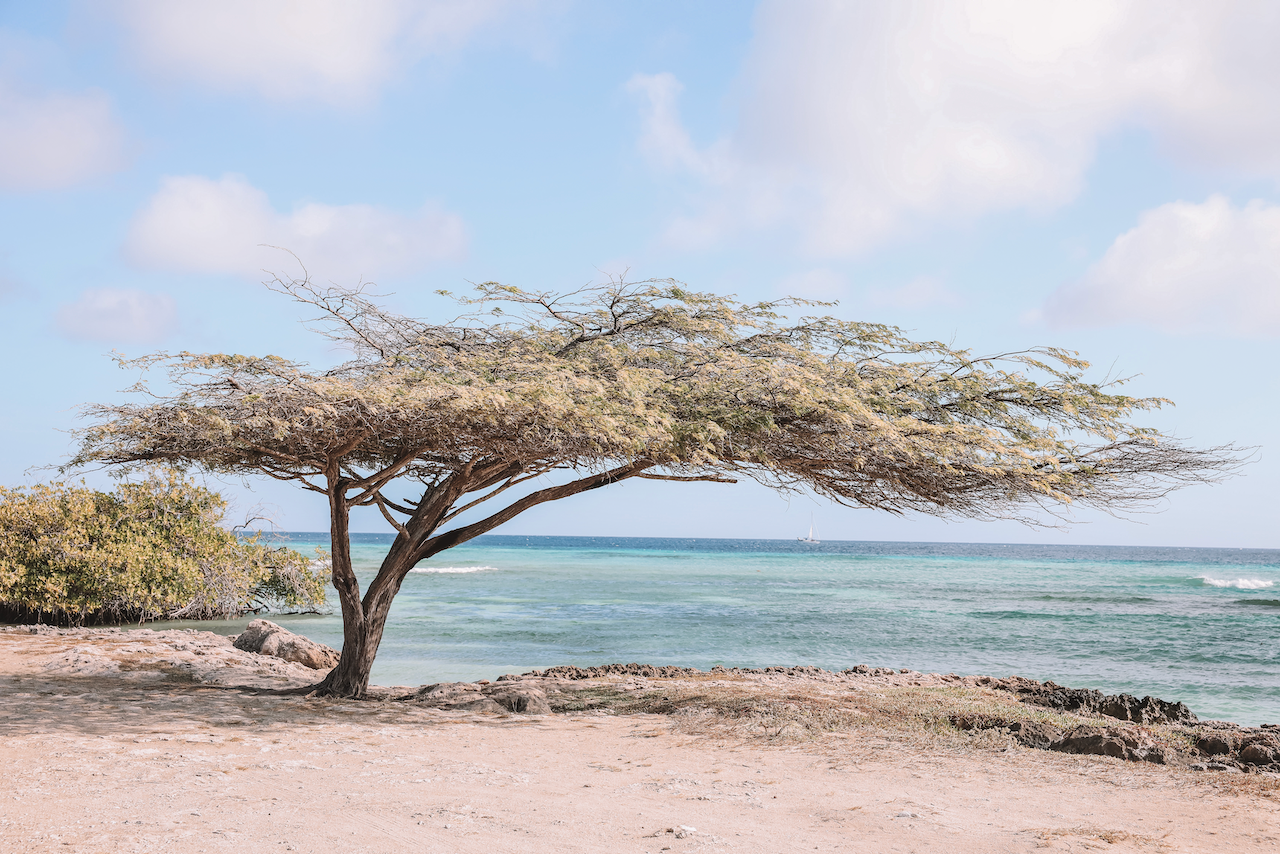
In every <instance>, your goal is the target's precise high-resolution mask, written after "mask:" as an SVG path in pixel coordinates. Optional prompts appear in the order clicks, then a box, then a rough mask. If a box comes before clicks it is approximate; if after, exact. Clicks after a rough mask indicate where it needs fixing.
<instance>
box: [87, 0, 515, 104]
mask: <svg viewBox="0 0 1280 854" xmlns="http://www.w3.org/2000/svg"><path fill="white" fill-rule="evenodd" d="M528 5H530V4H529V3H527V2H502V0H358V2H357V0H218V2H214V3H211V2H207V0H116V2H113V3H111V4H110V6H109V7H107V8H108V10H109V11H110V12H111V14H113V15H114V16H115V18H116V19H117V20H118V21H120V22H121V23H122V24H123V25H124V27H125V29H126V31H127V32H128V34H129V37H130V40H131V42H132V45H131V47H132V49H133V53H134V56H135V57H136V58H137V60H138V61H139V62H141V63H142V64H143V65H144V66H147V67H149V68H151V69H152V70H154V71H155V72H157V73H160V74H164V75H175V74H176V75H178V76H181V77H186V78H191V79H194V80H197V81H199V82H201V83H204V84H207V85H210V86H213V87H214V88H219V89H230V90H241V89H250V90H256V91H258V92H260V93H261V94H263V95H265V96H266V97H268V98H273V99H292V98H307V99H317V100H322V101H333V102H350V101H356V100H360V99H363V98H366V97H368V96H370V95H371V94H373V93H374V92H375V91H376V90H377V89H378V88H379V87H380V86H382V85H383V84H385V83H386V82H387V81H388V80H389V79H391V78H393V77H394V76H395V74H396V73H398V72H399V71H400V70H401V69H403V68H404V67H405V66H406V65H408V64H409V63H411V62H413V61H414V60H416V59H418V58H419V57H421V56H423V55H426V54H431V53H440V52H444V51H448V50H451V49H455V48H457V47H459V46H461V45H462V44H463V43H464V42H465V41H466V40H467V38H468V37H470V36H471V35H472V34H473V33H474V32H475V31H476V30H478V29H479V28H481V27H483V26H485V25H489V24H492V23H494V22H495V21H497V20H499V19H501V18H503V17H507V16H509V15H510V14H512V12H514V11H519V10H521V9H523V8H525V7H527V6H528ZM94 8H98V9H101V8H102V7H94Z"/></svg>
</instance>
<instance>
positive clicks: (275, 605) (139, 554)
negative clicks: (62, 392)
mask: <svg viewBox="0 0 1280 854" xmlns="http://www.w3.org/2000/svg"><path fill="white" fill-rule="evenodd" d="M226 509H227V504H226V501H225V500H224V499H223V498H222V497H221V496H219V495H218V494H217V493H215V492H213V491H211V490H209V489H207V488H205V487H203V486H200V485H198V484H196V483H194V482H193V481H191V480H189V479H186V478H183V477H182V476H180V475H179V474H177V473H176V472H173V471H153V472H150V473H149V474H148V475H147V476H146V477H144V478H142V479H141V480H139V481H136V482H132V483H121V484H119V485H118V486H117V487H116V489H115V490H113V491H111V492H103V491H100V490H94V489H89V488H87V487H84V486H73V485H68V484H65V483H52V484H44V485H40V486H35V487H32V488H30V489H6V488H4V487H0V616H2V617H3V618H4V619H7V620H15V621H21V622H52V623H58V624H62V625H84V624H85V623H106V622H122V621H138V622H142V621H145V620H156V619H163V618H170V619H182V618H186V619H222V618H227V617H235V616H239V615H241V614H244V613H247V612H250V611H252V612H257V611H261V610H264V609H271V610H277V611H279V610H300V609H306V610H309V609H314V608H316V607H319V606H321V605H323V604H324V601H325V584H326V581H327V579H326V577H325V576H326V575H327V570H328V567H327V566H323V567H321V566H319V565H318V564H320V563H321V562H320V561H315V560H312V559H308V558H307V557H305V556H303V555H301V554H299V553H297V552H295V551H292V550H290V549H285V548H271V547H269V546H267V545H266V544H264V543H262V542H260V541H259V538H258V537H257V536H254V537H249V538H241V537H239V536H237V535H236V534H235V533H234V532H232V531H229V530H227V529H226V528H225V527H224V526H223V524H222V523H223V518H224V515H225V513H226Z"/></svg>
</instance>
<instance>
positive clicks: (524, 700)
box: [489, 685, 551, 715]
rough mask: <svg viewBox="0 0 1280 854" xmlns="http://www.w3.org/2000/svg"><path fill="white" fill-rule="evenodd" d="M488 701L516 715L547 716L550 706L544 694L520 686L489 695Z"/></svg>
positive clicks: (536, 689) (549, 712)
mask: <svg viewBox="0 0 1280 854" xmlns="http://www.w3.org/2000/svg"><path fill="white" fill-rule="evenodd" d="M489 699H491V700H492V701H493V702H495V703H497V704H498V705H499V706H502V707H503V708H504V709H506V710H508V711H511V712H515V713H516V714H518V715H549V714H551V704H550V703H548V702H547V695H546V692H544V691H542V690H541V689H539V688H531V687H529V686H526V685H520V686H517V687H512V688H504V689H503V690H497V691H493V692H491V693H489Z"/></svg>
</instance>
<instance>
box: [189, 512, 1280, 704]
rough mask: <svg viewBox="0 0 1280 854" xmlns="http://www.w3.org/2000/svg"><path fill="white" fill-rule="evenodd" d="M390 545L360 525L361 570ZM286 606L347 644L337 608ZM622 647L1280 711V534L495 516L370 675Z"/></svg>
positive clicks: (398, 627)
mask: <svg viewBox="0 0 1280 854" xmlns="http://www.w3.org/2000/svg"><path fill="white" fill-rule="evenodd" d="M276 536H277V537H278V538H280V539H281V540H282V541H284V542H286V543H287V544H288V545H290V546H291V547H293V548H296V549H298V550H300V551H303V552H305V553H310V552H311V551H312V549H313V548H314V547H315V546H322V547H325V548H327V547H328V535H327V534H292V535H276ZM390 543H391V535H381V534H357V535H355V536H354V537H353V555H354V558H355V561H356V565H357V570H358V572H359V574H360V575H361V577H362V581H364V582H367V580H368V579H369V578H370V577H372V574H373V572H375V571H376V568H377V565H378V563H379V561H380V560H381V558H382V555H383V554H385V552H386V550H387V548H388V546H389V545H390ZM280 621H281V622H283V623H287V624H288V625H289V627H290V628H291V629H293V630H295V631H299V632H301V633H303V634H305V635H307V636H309V637H311V638H313V639H315V640H318V641H322V642H324V643H328V644H330V645H333V646H341V643H342V632H341V625H340V620H339V618H338V616H337V615H336V609H335V613H334V615H330V616H296V617H283V618H280ZM240 625H243V621H241V622H239V623H236V624H226V625H224V626H222V630H224V631H228V632H230V631H235V630H237V628H238V626H240ZM210 627H212V628H217V625H216V624H215V625H211V626H210ZM613 661H623V662H629V661H638V662H645V663H650V664H678V665H686V666H692V667H697V668H702V669H706V668H710V667H712V666H713V665H716V664H722V665H724V666H726V667H733V666H742V667H748V666H750V667H758V666H767V665H791V664H809V665H817V666H819V667H825V668H829V669H843V668H846V667H850V666H853V665H855V664H869V665H873V666H880V667H894V668H911V669H913V670H921V671H938V672H944V673H946V672H953V673H960V674H976V673H982V674H989V675H993V676H1007V675H1011V674H1017V675H1021V676H1027V677H1031V678H1034V679H1041V680H1046V679H1052V680H1054V681H1056V682H1059V683H1061V684H1064V685H1069V686H1072V687H1091V688H1099V689H1101V690H1103V691H1105V692H1107V693H1117V692H1128V693H1131V694H1136V695H1138V696H1140V697H1141V696H1143V695H1146V694H1151V695H1154V696H1158V697H1163V698H1165V699H1169V700H1182V701H1184V702H1186V703H1187V704H1188V705H1190V706H1191V708H1192V709H1194V710H1195V711H1196V712H1197V713H1198V714H1199V715H1200V716H1201V717H1208V718H1223V719H1228V720H1234V721H1237V722H1239V723H1244V724H1258V723H1263V722H1266V723H1280V550H1250V549H1190V548H1149V547H1142V548H1136V547H1134V548H1131V547H1116V546H1034V545H974V544H951V543H879V542H823V543H820V544H809V543H803V542H797V541H782V540H690V539H661V538H654V539H650V538H625V537H523V536H493V535H490V536H485V537H480V538H478V539H476V540H474V541H472V542H471V543H468V544H467V545H465V546H461V547H459V548H456V549H453V550H451V551H449V552H446V553H445V554H442V555H440V556H438V557H436V558H433V559H432V560H431V561H429V562H427V563H425V564H423V565H422V566H420V567H418V568H417V569H415V570H414V571H413V573H411V574H410V576H409V578H408V579H407V580H406V581H405V584H404V587H403V588H402V590H401V592H400V595H399V597H398V598H397V599H396V602H395V606H394V608H393V611H392V615H391V619H390V622H389V624H388V626H387V631H386V636H385V639H384V640H383V643H382V648H381V651H380V653H379V658H378V661H377V664H376V666H375V669H374V682H376V683H379V684H414V685H416V684H422V683H427V682H440V681H445V680H457V679H467V680H471V679H481V678H488V679H491V678H493V677H495V676H497V675H499V674H502V673H508V672H522V671H527V670H530V669H532V668H543V667H548V666H551V665H556V664H578V665H592V664H603V663H606V662H613Z"/></svg>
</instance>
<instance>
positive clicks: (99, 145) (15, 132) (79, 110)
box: [0, 79, 124, 191]
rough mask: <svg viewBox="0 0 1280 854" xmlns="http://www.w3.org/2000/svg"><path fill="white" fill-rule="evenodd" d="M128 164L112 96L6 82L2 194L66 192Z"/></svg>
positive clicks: (2, 83)
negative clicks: (32, 89)
mask: <svg viewBox="0 0 1280 854" xmlns="http://www.w3.org/2000/svg"><path fill="white" fill-rule="evenodd" d="M123 162H124V131H123V130H122V129H121V127H120V123H119V121H118V120H117V119H116V116H115V112H114V110H113V109H112V106H111V99H110V98H108V97H107V95H106V94H104V93H102V92H98V91H93V90H91V91H88V92H78V93H70V92H48V93H38V94H37V93H32V92H29V91H22V90H21V89H20V88H19V87H17V86H15V85H14V84H13V83H12V82H10V81H6V80H4V79H0V189H6V190H19V191H23V190H54V189H61V188H63V187H69V186H72V185H74V184H78V183H80V182H82V181H85V180H88V179H90V178H94V177H96V176H98V175H101V174H103V173H106V172H111V171H114V170H115V169H118V168H119V167H120V166H121V165H123Z"/></svg>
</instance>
